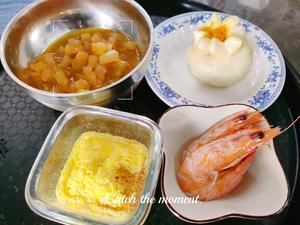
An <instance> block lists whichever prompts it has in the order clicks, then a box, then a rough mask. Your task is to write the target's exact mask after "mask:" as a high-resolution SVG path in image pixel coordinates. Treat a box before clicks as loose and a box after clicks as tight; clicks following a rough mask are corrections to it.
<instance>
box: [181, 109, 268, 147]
mask: <svg viewBox="0 0 300 225" xmlns="http://www.w3.org/2000/svg"><path fill="white" fill-rule="evenodd" d="M263 118H264V117H263V115H262V114H261V113H260V112H259V111H254V112H249V111H248V110H243V111H240V112H237V113H234V114H232V115H230V116H227V117H225V118H224V119H222V120H221V121H219V122H218V123H216V124H215V125H214V126H213V127H211V128H210V129H209V130H208V131H207V132H205V133H204V134H203V135H202V136H200V137H199V138H198V139H197V140H195V141H194V142H193V143H192V144H191V145H190V146H189V147H188V148H187V150H188V151H189V152H193V151H195V150H197V149H198V148H199V147H201V146H203V145H205V144H207V143H209V142H212V141H214V140H217V139H218V138H221V137H224V136H226V135H228V134H232V133H234V132H236V131H239V130H241V129H245V128H250V127H253V126H254V125H256V124H258V123H260V122H261V121H262V120H263Z"/></svg>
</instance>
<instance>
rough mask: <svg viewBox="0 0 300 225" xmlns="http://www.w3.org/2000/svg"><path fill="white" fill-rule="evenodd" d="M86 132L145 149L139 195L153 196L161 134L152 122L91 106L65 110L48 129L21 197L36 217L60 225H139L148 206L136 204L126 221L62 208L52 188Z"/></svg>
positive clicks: (146, 214)
mask: <svg viewBox="0 0 300 225" xmlns="http://www.w3.org/2000/svg"><path fill="white" fill-rule="evenodd" d="M86 131H99V132H105V133H110V134H112V135H118V136H123V137H126V138H130V139H135V140H137V141H139V142H141V143H143V144H145V145H146V146H147V148H148V150H149V163H148V168H147V173H146V175H145V182H144V186H143V189H142V193H141V194H142V195H146V194H147V193H149V194H148V195H149V197H153V196H154V194H155V189H156V184H157V180H158V177H159V171H160V165H161V158H162V157H161V154H162V153H161V150H162V144H163V140H162V134H161V131H160V129H159V127H158V126H157V124H156V123H155V122H153V121H152V120H150V119H148V118H146V117H143V116H138V115H134V114H130V113H126V112H121V111H115V110H111V109H105V108H100V107H95V106H79V107H74V108H72V109H70V110H68V111H65V112H64V113H63V114H61V116H60V117H59V118H58V119H57V121H56V122H55V124H54V125H53V127H52V129H51V130H50V132H49V134H48V136H47V138H46V140H45V142H44V144H43V146H42V148H41V150H40V152H39V154H38V156H37V158H36V160H35V162H34V164H33V167H32V169H31V171H30V174H29V176H28V179H27V182H26V187H25V198H26V201H27V204H28V205H29V207H30V208H31V209H32V210H33V211H34V212H35V213H37V214H38V215H40V216H43V217H45V218H47V219H50V220H53V221H56V222H59V223H63V224H142V223H143V222H144V221H145V219H146V218H147V216H148V213H149V211H150V208H151V204H147V203H139V204H138V206H137V208H136V211H135V212H134V213H133V214H132V216H131V217H130V219H129V220H127V221H122V222H120V221H118V222H116V221H114V220H113V219H111V220H110V221H109V220H107V218H105V219H103V218H98V217H91V216H85V215H82V214H80V213H78V212H75V211H72V210H70V209H68V208H67V207H65V206H63V205H62V204H61V203H59V202H58V201H57V199H56V195H55V188H56V185H57V182H58V179H59V176H60V171H61V170H62V169H63V167H64V164H65V162H66V160H67V159H68V156H69V154H70V152H71V150H72V147H73V144H74V142H75V141H76V139H77V138H78V137H79V136H80V135H81V134H82V133H84V132H86Z"/></svg>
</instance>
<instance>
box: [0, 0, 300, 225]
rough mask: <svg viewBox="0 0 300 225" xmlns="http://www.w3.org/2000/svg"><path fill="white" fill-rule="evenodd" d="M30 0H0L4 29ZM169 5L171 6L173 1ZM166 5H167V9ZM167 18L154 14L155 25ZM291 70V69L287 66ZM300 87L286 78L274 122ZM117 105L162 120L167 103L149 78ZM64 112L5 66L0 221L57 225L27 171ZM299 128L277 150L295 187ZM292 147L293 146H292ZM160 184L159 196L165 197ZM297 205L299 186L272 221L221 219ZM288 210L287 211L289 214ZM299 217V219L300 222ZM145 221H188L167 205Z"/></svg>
mask: <svg viewBox="0 0 300 225" xmlns="http://www.w3.org/2000/svg"><path fill="white" fill-rule="evenodd" d="M29 2H31V0H17V1H10V0H0V32H2V30H3V28H4V26H5V25H6V24H7V22H8V21H9V19H10V18H11V17H12V16H13V15H14V14H15V13H16V12H17V11H19V10H20V9H21V8H23V7H24V6H25V5H26V4H28V3H29ZM142 4H143V6H145V7H146V9H147V11H148V12H149V13H150V14H155V15H161V16H171V15H173V14H177V13H180V12H185V10H187V9H184V8H175V7H173V8H172V7H171V8H172V9H167V8H164V7H163V6H161V7H162V8H161V9H160V10H159V9H158V6H153V4H151V3H150V1H147V2H145V1H142ZM168 7H169V8H170V6H168ZM162 9H164V10H162ZM165 18H166V17H157V16H153V17H152V19H153V22H154V24H157V23H159V22H161V21H162V20H164V19H165ZM288 74H289V71H288ZM295 96H299V92H298V90H297V89H296V88H295V87H294V86H293V81H292V80H290V79H289V77H287V83H286V86H285V88H284V91H283V93H282V94H281V96H280V97H279V99H278V100H277V101H276V102H275V103H274V104H273V105H272V106H271V107H270V108H269V109H268V110H266V111H265V113H266V116H267V118H268V119H269V120H270V121H271V123H276V125H281V126H283V127H284V126H286V125H287V124H289V123H290V122H291V121H292V118H291V114H290V109H291V111H292V114H293V115H294V116H296V115H297V114H299V105H300V104H299V101H298V103H297V102H296V100H295V99H296V98H295ZM111 108H113V109H117V110H122V111H127V112H132V113H136V114H140V115H145V116H148V117H150V118H151V119H153V120H154V121H157V120H158V118H159V117H160V116H161V114H162V113H163V112H164V111H165V110H166V109H167V108H168V106H167V105H165V104H164V103H163V102H162V101H161V100H160V99H159V98H158V97H156V95H155V94H154V93H153V92H152V91H151V89H150V88H149V86H148V84H147V83H146V81H145V80H143V81H142V83H141V84H140V85H139V87H138V88H137V89H136V90H135V91H134V99H133V100H132V101H117V102H116V103H115V104H114V105H112V106H111ZM59 114H60V113H59V112H57V111H54V110H51V109H49V108H47V107H45V106H43V105H41V104H40V103H38V102H36V101H35V100H34V99H32V98H31V97H29V96H28V95H27V94H26V93H25V92H23V91H22V90H21V88H20V87H19V86H17V85H16V83H14V82H13V81H12V80H11V79H10V78H8V76H7V75H6V74H5V72H4V71H3V68H1V67H0V150H1V152H2V154H0V178H1V179H0V224H3V225H4V224H8V225H18V224H24V225H35V224H55V223H54V222H51V221H48V220H46V219H43V218H41V217H39V216H37V215H35V214H34V213H33V212H32V211H31V210H30V209H29V208H28V207H27V205H26V202H25V199H24V187H25V182H26V178H27V175H28V173H29V170H30V168H31V166H32V164H33V161H34V159H35V157H36V156H37V154H38V152H39V149H40V147H41V145H42V143H43V141H44V139H45V137H46V135H47V134H48V131H49V129H50V128H51V126H52V125H53V123H54V121H55V120H56V118H57V117H58V116H59ZM294 137H295V130H293V129H291V130H289V132H288V133H285V134H284V135H283V137H282V138H280V139H278V140H277V141H276V143H275V144H276V145H277V146H285V149H288V151H286V152H284V151H281V152H278V154H279V155H280V159H281V162H282V163H283V167H284V169H285V172H286V174H287V176H288V177H289V184H290V187H291V188H292V189H293V187H295V180H296V179H295V177H296V176H297V174H296V166H297V165H296V162H297V160H296V158H295V157H299V156H298V155H297V152H295V149H296V142H295V138H294ZM292 150H293V151H292ZM160 195H161V193H160V190H159V188H158V190H157V193H156V197H158V196H160ZM297 205H299V191H297V189H296V193H295V196H294V198H293V200H291V207H290V208H289V209H288V210H285V211H284V212H283V213H282V214H281V215H279V216H277V217H276V218H274V219H272V220H265V221H246V220H240V219H229V220H225V221H223V222H220V223H218V224H290V223H291V221H292V219H293V222H294V223H295V222H296V220H297V218H298V217H297V214H296V213H297V210H296V208H297ZM285 215H286V216H285ZM299 221H300V220H299V219H298V222H299ZM146 224H172V225H173V224H185V223H184V222H182V221H179V220H177V219H176V218H175V217H174V216H173V215H172V214H171V213H170V212H169V211H168V209H167V208H166V206H164V205H161V204H160V205H159V204H156V205H154V206H153V208H152V210H151V213H150V216H149V218H148V220H147V222H146Z"/></svg>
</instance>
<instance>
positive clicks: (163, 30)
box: [146, 11, 286, 111]
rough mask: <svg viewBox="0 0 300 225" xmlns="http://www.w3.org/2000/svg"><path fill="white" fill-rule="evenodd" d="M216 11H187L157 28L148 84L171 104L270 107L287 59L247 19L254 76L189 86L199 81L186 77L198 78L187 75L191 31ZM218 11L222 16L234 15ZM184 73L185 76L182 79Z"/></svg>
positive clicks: (277, 90)
mask: <svg viewBox="0 0 300 225" xmlns="http://www.w3.org/2000/svg"><path fill="white" fill-rule="evenodd" d="M213 13H215V12H203V11H201V12H191V13H185V14H181V15H178V16H175V17H172V18H169V19H167V20H165V21H164V22H162V23H160V24H159V25H158V26H156V27H155V29H154V45H153V54H152V58H151V61H150V65H149V67H148V70H147V73H146V80H147V82H148V84H149V85H150V87H151V88H152V90H153V91H154V92H155V94H156V95H157V96H158V97H159V98H160V99H161V100H162V101H164V102H165V103H166V104H167V105H169V106H170V107H173V106H176V105H188V104H196V105H202V106H213V105H220V104H227V103H245V104H248V105H251V106H253V107H255V108H257V109H259V110H261V111H263V110H265V109H267V108H268V107H269V106H270V105H271V104H272V103H273V102H274V101H275V100H276V99H277V98H278V96H279V95H280V93H281V91H282V89H283V86H284V82H285V76H286V71H285V63H284V59H283V56H282V54H281V52H280V50H279V48H278V47H277V45H276V44H275V43H274V41H273V40H272V39H271V38H270V37H269V36H268V35H267V34H266V33H265V32H264V31H263V30H261V29H260V28H259V27H257V26H256V25H254V24H252V23H250V22H248V21H246V20H244V19H241V21H240V22H241V25H242V26H243V27H244V29H245V32H246V37H247V39H248V41H249V43H250V45H251V47H252V48H253V49H254V54H253V59H254V63H253V65H252V68H251V76H250V72H249V75H248V76H247V77H248V78H247V79H246V80H245V81H242V82H240V83H239V84H237V85H235V87H232V88H231V87H229V88H226V89H222V90H221V89H218V88H208V87H205V86H203V85H202V86H201V85H199V90H197V89H196V88H197V87H195V86H194V87H189V86H188V85H190V84H194V83H195V82H198V81H195V80H190V81H187V82H186V81H185V80H184V79H186V78H187V79H195V78H192V76H189V75H186V74H185V73H188V71H187V65H186V64H187V63H186V62H185V60H186V58H187V56H186V52H185V49H187V48H188V45H189V44H190V43H191V42H192V38H193V37H192V31H193V30H195V29H196V25H197V24H198V22H204V23H205V22H207V21H208V20H209V19H210V17H211V16H212V14H213ZM217 14H218V15H219V16H220V17H221V19H224V18H226V17H228V16H231V15H229V14H224V13H217ZM180 45H182V47H180ZM179 73H181V74H179ZM182 76H186V77H184V79H182ZM176 79H177V80H176ZM181 79H182V80H181ZM246 90H247V91H246Z"/></svg>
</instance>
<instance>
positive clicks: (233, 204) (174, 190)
mask: <svg viewBox="0 0 300 225" xmlns="http://www.w3.org/2000/svg"><path fill="white" fill-rule="evenodd" d="M247 108H249V109H251V108H250V107H249V106H245V105H226V106H217V107H212V108H205V107H201V106H179V107H175V108H172V109H170V110H169V111H167V112H166V113H165V114H164V115H163V116H162V117H161V119H160V122H159V126H160V128H161V129H162V131H163V134H164V158H165V160H164V165H163V170H162V179H161V189H162V195H163V196H164V197H169V198H170V197H173V198H174V197H185V195H184V193H183V192H182V191H181V190H180V188H179V186H178V184H177V180H176V174H175V173H176V172H175V170H176V169H175V166H176V162H178V161H176V160H177V157H178V152H179V151H180V149H181V148H182V146H183V145H184V143H186V142H187V141H188V140H191V138H195V137H198V136H200V135H201V134H202V133H203V132H205V131H206V130H207V129H209V128H210V127H211V126H212V125H214V124H215V123H216V122H218V121H219V120H221V119H222V118H224V117H225V116H228V115H230V114H232V113H234V112H238V111H240V110H244V109H247ZM265 125H266V126H268V122H267V121H265ZM288 194H289V189H288V184H287V180H286V177H285V174H284V171H283V169H282V167H281V164H280V162H279V160H278V158H277V155H276V152H275V149H274V145H273V142H270V143H269V144H268V145H264V146H262V147H260V149H259V150H258V151H257V153H256V154H255V157H254V159H253V161H252V163H251V165H250V167H249V169H248V171H247V173H246V174H245V176H244V178H243V180H242V182H241V183H240V184H239V185H238V187H237V188H236V189H234V190H233V191H232V192H231V193H229V194H228V195H226V196H224V197H223V198H220V199H216V200H213V201H206V202H200V203H196V204H188V205H186V204H180V203H175V204H174V203H172V202H169V203H167V206H168V208H169V209H170V211H171V212H173V213H174V215H175V216H177V217H179V218H180V219H182V220H184V221H187V222H192V223H207V222H212V221H217V220H221V219H225V218H228V217H242V218H252V219H258V218H265V217H269V216H272V215H276V214H278V213H279V212H281V211H282V210H283V208H284V207H285V206H286V205H287V202H288V201H287V199H288Z"/></svg>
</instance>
